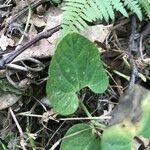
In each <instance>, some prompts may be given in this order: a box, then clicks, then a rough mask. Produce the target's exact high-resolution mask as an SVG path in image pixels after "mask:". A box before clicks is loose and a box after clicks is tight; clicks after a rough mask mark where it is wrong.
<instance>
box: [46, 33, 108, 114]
mask: <svg viewBox="0 0 150 150" xmlns="http://www.w3.org/2000/svg"><path fill="white" fill-rule="evenodd" d="M107 86H108V78H107V74H106V72H105V70H104V68H103V66H102V64H101V62H100V58H99V51H98V49H97V47H96V46H95V45H94V44H93V43H92V42H90V41H89V40H88V39H86V38H85V37H83V36H81V35H80V34H77V33H70V34H68V35H66V36H65V37H64V38H63V39H62V40H61V41H60V43H59V44H58V46H57V49H56V52H55V55H54V56H53V59H52V61H51V64H50V67H49V78H48V81H47V88H46V89H47V95H48V98H49V100H50V103H51V105H52V106H53V108H54V110H55V111H57V112H58V113H60V114H62V115H69V114H72V113H74V112H75V111H76V110H77V108H78V105H79V100H78V97H77V95H76V92H78V91H79V90H80V89H82V88H84V87H89V88H90V89H91V90H92V91H93V92H95V93H102V92H104V91H105V90H106V88H107Z"/></svg>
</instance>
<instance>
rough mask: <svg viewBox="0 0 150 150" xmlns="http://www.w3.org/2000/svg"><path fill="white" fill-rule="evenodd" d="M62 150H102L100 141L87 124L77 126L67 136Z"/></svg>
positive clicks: (62, 144)
mask: <svg viewBox="0 0 150 150" xmlns="http://www.w3.org/2000/svg"><path fill="white" fill-rule="evenodd" d="M66 137H67V138H66ZM60 150H100V139H99V138H98V137H97V138H96V137H95V135H94V134H93V133H92V129H91V127H90V126H88V125H87V124H76V125H74V126H73V127H71V128H70V129H69V130H68V131H67V133H66V134H65V136H64V140H63V141H62V143H61V146H60Z"/></svg>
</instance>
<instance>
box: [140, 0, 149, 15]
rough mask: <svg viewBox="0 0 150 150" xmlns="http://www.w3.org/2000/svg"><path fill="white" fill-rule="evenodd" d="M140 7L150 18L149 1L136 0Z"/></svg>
mask: <svg viewBox="0 0 150 150" xmlns="http://www.w3.org/2000/svg"><path fill="white" fill-rule="evenodd" d="M138 1H139V4H140V5H141V7H142V8H143V9H144V11H145V13H146V15H147V16H148V17H149V18H150V1H149V0H138Z"/></svg>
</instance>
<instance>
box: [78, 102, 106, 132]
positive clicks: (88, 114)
mask: <svg viewBox="0 0 150 150" xmlns="http://www.w3.org/2000/svg"><path fill="white" fill-rule="evenodd" d="M80 103H81V106H82V108H83V110H84V112H85V113H86V115H87V116H88V117H89V118H92V115H91V114H90V113H89V111H88V109H87V108H86V106H85V105H84V104H83V101H82V100H80ZM91 126H92V128H93V129H94V130H96V129H95V126H96V127H98V128H99V127H100V128H101V129H104V128H105V127H106V126H105V125H103V124H101V123H99V122H98V121H95V120H91Z"/></svg>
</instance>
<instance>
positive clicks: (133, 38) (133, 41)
mask: <svg viewBox="0 0 150 150" xmlns="http://www.w3.org/2000/svg"><path fill="white" fill-rule="evenodd" d="M131 20H132V22H131V35H130V39H129V48H128V50H129V59H130V66H131V75H130V81H129V86H132V85H134V84H135V82H136V78H137V77H138V69H137V66H136V63H135V61H134V59H133V55H132V51H137V49H138V41H137V40H138V38H139V36H138V37H137V35H138V33H137V22H136V16H135V15H133V16H132V19H131Z"/></svg>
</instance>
